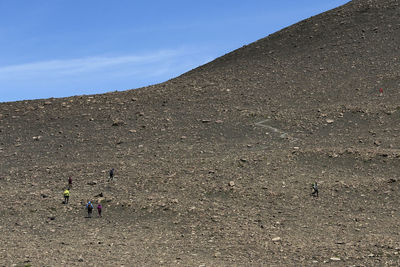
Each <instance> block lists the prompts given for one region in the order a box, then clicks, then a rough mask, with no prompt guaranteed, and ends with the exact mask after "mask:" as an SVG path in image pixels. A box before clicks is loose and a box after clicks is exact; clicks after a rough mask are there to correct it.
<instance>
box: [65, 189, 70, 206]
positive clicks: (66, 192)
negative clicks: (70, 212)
mask: <svg viewBox="0 0 400 267" xmlns="http://www.w3.org/2000/svg"><path fill="white" fill-rule="evenodd" d="M68 200H69V190H68V189H65V191H64V204H68Z"/></svg>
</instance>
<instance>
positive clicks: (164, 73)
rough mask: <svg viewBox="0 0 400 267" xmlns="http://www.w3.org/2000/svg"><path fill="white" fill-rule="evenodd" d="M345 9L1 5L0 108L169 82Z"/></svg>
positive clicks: (173, 2)
mask: <svg viewBox="0 0 400 267" xmlns="http://www.w3.org/2000/svg"><path fill="white" fill-rule="evenodd" d="M347 2H349V1H348V0H323V1H321V0H279V1H276V0H252V1H239V0H203V1H188V0H186V1H184V0H170V1H165V0H149V1H132V0H118V1H106V0H85V1H82V0H35V1H32V0H0V12H1V13H0V14H1V16H0V102H8V101H17V100H26V99H40V98H50V97H66V96H73V95H83V94H86V95H87V94H98V93H104V92H109V91H116V90H118V91H122V90H127V89H133V88H139V87H143V86H147V85H151V84H156V83H160V82H164V81H166V80H169V79H171V78H174V77H176V76H179V75H180V74H182V73H185V72H187V71H189V70H191V69H193V68H196V67H198V66H200V65H203V64H205V63H207V62H209V61H212V60H213V59H215V58H217V57H219V56H222V55H224V54H226V53H228V52H231V51H233V50H235V49H237V48H240V47H242V46H243V45H246V44H249V43H252V42H254V41H256V40H258V39H261V38H263V37H266V36H268V35H269V34H272V33H274V32H276V31H278V30H280V29H282V28H284V27H287V26H290V25H292V24H294V23H296V22H299V21H301V20H303V19H306V18H309V17H311V16H314V15H317V14H319V13H322V12H324V11H327V10H330V9H332V8H335V7H337V6H340V5H343V4H345V3H347Z"/></svg>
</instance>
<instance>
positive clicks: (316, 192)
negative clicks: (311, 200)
mask: <svg viewBox="0 0 400 267" xmlns="http://www.w3.org/2000/svg"><path fill="white" fill-rule="evenodd" d="M312 189H313V191H312V193H311V195H312V196H316V197H318V184H317V182H315V183H313V185H312Z"/></svg>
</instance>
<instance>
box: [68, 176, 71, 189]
mask: <svg viewBox="0 0 400 267" xmlns="http://www.w3.org/2000/svg"><path fill="white" fill-rule="evenodd" d="M71 188H72V178H71V176H70V177H69V178H68V189H71Z"/></svg>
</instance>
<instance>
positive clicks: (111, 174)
mask: <svg viewBox="0 0 400 267" xmlns="http://www.w3.org/2000/svg"><path fill="white" fill-rule="evenodd" d="M113 179H114V168H112V169H111V170H110V178H109V181H112V180H113Z"/></svg>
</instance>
